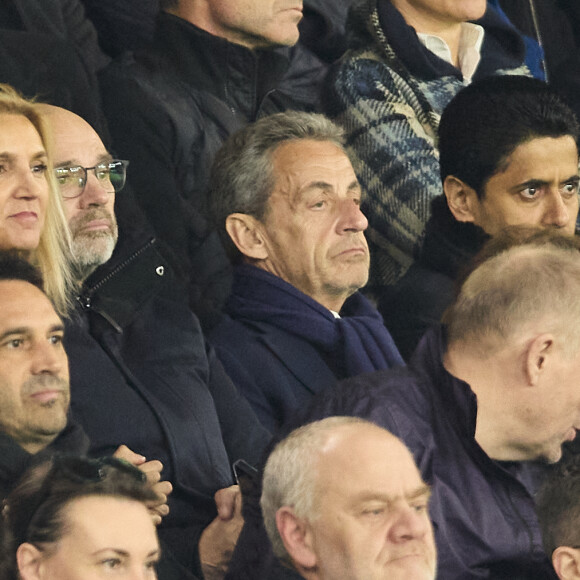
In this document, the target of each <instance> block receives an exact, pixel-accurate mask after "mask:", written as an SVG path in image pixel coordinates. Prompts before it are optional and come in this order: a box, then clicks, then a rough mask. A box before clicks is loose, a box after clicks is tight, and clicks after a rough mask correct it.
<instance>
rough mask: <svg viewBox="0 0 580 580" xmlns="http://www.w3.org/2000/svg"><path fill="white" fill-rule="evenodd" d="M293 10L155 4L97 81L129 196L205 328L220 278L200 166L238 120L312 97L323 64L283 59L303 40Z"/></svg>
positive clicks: (248, 3)
mask: <svg viewBox="0 0 580 580" xmlns="http://www.w3.org/2000/svg"><path fill="white" fill-rule="evenodd" d="M301 18H302V0H284V2H280V1H279V0H244V1H240V0H237V1H236V2H224V1H223V0H175V1H169V2H165V3H163V4H162V7H161V12H160V14H159V16H158V20H157V31H156V36H155V40H154V42H153V44H152V45H151V46H150V47H149V48H148V49H147V50H145V51H142V52H137V53H136V54H135V55H131V56H127V57H126V58H125V59H123V60H121V61H120V62H118V63H116V64H114V65H113V66H112V67H110V68H109V69H108V70H107V71H106V72H105V74H104V75H103V77H102V79H101V80H102V88H103V101H104V108H105V113H106V115H107V117H108V120H109V126H110V129H111V133H112V135H113V139H114V143H115V148H116V149H117V151H118V153H119V154H120V155H122V156H123V157H125V158H127V159H130V160H131V163H132V173H131V183H132V185H133V187H134V189H135V191H136V192H138V198H137V199H138V201H139V203H140V204H141V206H142V207H143V209H144V210H145V213H146V215H147V218H148V219H149V221H150V223H151V224H152V225H153V227H154V228H155V230H156V233H157V236H158V237H159V238H160V239H161V240H163V241H164V242H166V243H167V244H168V245H169V246H170V247H171V248H172V250H173V252H174V253H175V256H176V258H177V263H178V264H179V265H180V270H181V271H180V273H181V274H182V275H183V276H184V277H186V278H187V279H188V280H189V281H190V284H191V296H190V298H191V304H192V308H193V309H194V311H196V313H197V314H198V316H200V317H202V324H204V323H205V325H206V326H211V324H212V323H213V322H214V321H215V317H213V316H212V311H213V307H215V305H216V304H219V305H221V303H222V302H223V300H225V298H226V297H227V295H228V292H229V282H230V278H229V265H228V264H227V260H226V259H225V256H224V255H223V249H222V248H221V247H220V246H219V243H218V242H217V238H216V237H214V234H215V232H211V231H210V228H208V225H207V223H206V217H207V216H206V209H207V192H206V190H207V185H208V177H209V167H210V166H211V162H212V159H213V156H214V154H215V152H216V151H217V150H218V149H219V147H220V146H221V144H222V143H223V141H224V140H225V139H226V137H227V136H228V135H230V134H231V133H233V132H234V131H236V130H237V129H239V128H240V127H242V126H244V125H245V124H246V123H248V122H252V121H255V120H256V119H257V118H259V117H261V116H263V115H266V114H270V113H274V112H278V111H282V110H286V109H295V108H299V109H304V108H307V109H312V108H313V107H314V106H315V103H316V102H317V99H318V89H317V88H315V87H318V85H319V83H320V81H321V79H322V78H323V73H322V72H321V67H322V66H323V65H322V63H320V62H318V63H317V61H316V58H315V57H314V56H313V55H310V56H309V57H308V59H307V62H306V63H305V65H304V66H300V67H299V71H296V70H294V69H290V65H291V63H292V65H294V63H296V62H299V63H300V62H301V60H300V59H301V58H302V57H300V51H301V50H302V49H301V48H300V47H296V48H293V49H292V52H289V48H284V47H291V46H293V45H294V44H296V42H297V41H298V23H299V22H300V20H301ZM302 64H304V63H302ZM304 69H308V71H306V70H304ZM299 72H300V74H298V73H299ZM302 73H303V74H302ZM289 76H291V78H289Z"/></svg>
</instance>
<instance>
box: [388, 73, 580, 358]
mask: <svg viewBox="0 0 580 580" xmlns="http://www.w3.org/2000/svg"><path fill="white" fill-rule="evenodd" d="M579 132H580V131H579V127H578V123H577V121H576V119H575V117H574V114H573V113H572V111H571V110H570V109H569V108H568V107H567V106H566V105H565V104H564V103H563V102H562V101H561V100H560V98H559V97H558V95H557V94H556V93H555V92H554V91H553V90H552V89H551V88H549V87H548V85H546V84H545V83H543V82H541V81H539V80H536V79H532V78H528V77H520V76H509V75H508V76H501V77H491V78H488V79H484V80H482V81H479V82H476V83H473V84H472V85H470V86H469V87H467V88H465V89H463V90H462V91H461V92H459V93H458V94H457V96H456V97H455V98H454V99H453V100H452V101H451V103H450V104H449V105H448V107H447V108H446V109H445V111H444V113H443V116H442V117H441V122H440V125H439V154H440V167H441V169H440V173H441V181H442V183H443V190H444V195H442V196H440V197H438V198H436V199H435V200H434V201H433V204H432V216H431V218H430V220H429V222H428V224H427V228H426V235H425V239H424V241H423V245H422V248H421V251H420V253H419V256H418V258H417V261H416V262H415V264H413V266H412V267H411V268H410V269H409V271H408V272H407V274H406V275H405V276H404V277H403V278H402V279H401V280H400V281H399V283H398V284H396V285H395V286H394V287H392V288H389V289H386V290H385V291H384V292H383V294H382V295H381V298H380V301H379V310H380V312H381V314H382V315H383V317H384V319H385V324H386V325H387V326H388V328H389V330H390V331H391V333H392V335H393V337H394V338H395V342H396V343H397V346H398V347H399V349H400V350H401V353H402V354H403V357H404V358H406V359H408V358H409V357H410V355H411V354H412V352H413V350H414V348H415V346H416V345H417V342H418V341H419V339H420V338H421V336H422V335H423V333H424V332H425V330H426V329H427V328H428V327H429V326H430V325H431V324H434V323H437V322H438V321H439V320H440V318H441V315H442V314H443V311H444V310H445V308H446V307H447V306H448V305H449V304H450V303H451V301H452V299H453V295H454V281H455V280H456V278H457V276H458V274H459V272H460V270H461V269H462V268H463V267H464V266H465V265H466V264H467V263H468V262H469V260H470V258H471V257H473V256H474V255H475V254H476V253H477V252H478V250H479V249H480V248H481V246H482V244H483V242H484V241H485V240H486V239H487V238H488V237H489V236H495V235H496V234H497V233H499V232H500V231H502V229H504V228H505V227H506V226H512V225H528V226H535V227H539V228H546V229H557V230H559V231H561V232H563V233H564V234H566V235H573V234H574V232H575V227H576V217H577V215H578V181H579V178H578V148H577V144H576V140H577V139H578V136H579Z"/></svg>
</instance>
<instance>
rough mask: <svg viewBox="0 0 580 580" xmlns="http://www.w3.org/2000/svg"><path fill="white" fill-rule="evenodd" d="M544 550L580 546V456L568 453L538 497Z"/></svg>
mask: <svg viewBox="0 0 580 580" xmlns="http://www.w3.org/2000/svg"><path fill="white" fill-rule="evenodd" d="M536 511H537V513H538V519H539V520H540V529H541V530H542V540H543V543H544V549H545V550H546V553H547V554H548V556H551V555H552V553H553V551H554V550H555V549H556V548H558V547H559V546H570V547H574V546H580V525H579V524H580V455H578V454H577V453H573V452H572V453H568V454H565V456H564V459H563V460H562V461H561V462H560V463H559V464H558V466H557V467H556V468H555V470H554V471H553V472H552V473H551V474H550V475H549V476H548V477H547V479H546V481H545V482H544V484H543V486H542V488H541V489H540V491H539V493H538V495H537V497H536Z"/></svg>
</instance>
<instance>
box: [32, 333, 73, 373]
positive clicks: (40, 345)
mask: <svg viewBox="0 0 580 580" xmlns="http://www.w3.org/2000/svg"><path fill="white" fill-rule="evenodd" d="M32 351H33V354H32V373H33V374H35V375H36V374H42V373H50V374H59V373H60V372H61V371H62V369H63V366H64V364H66V362H65V361H66V357H65V356H64V353H63V351H62V347H59V346H57V345H55V344H53V343H51V342H49V341H47V340H41V341H37V342H35V343H34V345H33V346H32Z"/></svg>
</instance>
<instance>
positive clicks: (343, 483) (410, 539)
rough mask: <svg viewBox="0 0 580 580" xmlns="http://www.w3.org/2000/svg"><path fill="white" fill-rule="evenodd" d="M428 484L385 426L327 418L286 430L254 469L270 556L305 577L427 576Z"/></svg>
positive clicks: (431, 556) (430, 543) (432, 563)
mask: <svg viewBox="0 0 580 580" xmlns="http://www.w3.org/2000/svg"><path fill="white" fill-rule="evenodd" d="M429 494H430V491H429V487H428V486H427V485H426V484H425V483H424V482H423V480H422V479H421V476H420V475H419V471H418V469H417V467H416V465H415V462H414V461H413V457H412V456H411V453H410V452H409V450H408V449H407V448H406V447H405V445H404V444H403V443H401V441H400V440H399V439H397V437H395V436H394V435H391V433H389V432H388V431H387V430H386V429H382V428H380V427H377V426H376V425H374V424H373V423H371V422H368V421H364V420H362V419H358V418H355V417H330V418H327V419H323V420H322V421H317V422H314V423H310V424H308V425H305V426H303V427H300V428H299V429H296V430H295V431H293V432H292V433H290V435H288V437H286V438H285V439H284V440H282V441H281V442H280V443H278V445H277V446H276V447H275V448H274V450H273V452H272V453H271V455H270V456H269V458H268V461H267V463H266V467H265V469H264V479H263V489H262V498H261V506H262V512H263V515H264V523H265V526H266V530H267V532H268V536H269V537H270V540H271V541H272V545H273V547H274V553H275V554H276V556H278V558H280V559H281V560H282V561H284V562H285V563H286V564H287V565H291V566H292V567H293V568H294V569H295V570H296V571H297V572H298V573H299V574H300V576H301V577H302V578H305V579H307V580H381V579H385V578H388V579H389V580H407V579H410V578H412V579H413V580H434V578H435V568H436V554H435V542H434V539H433V529H432V527H431V521H430V520H429V511H428V500H429Z"/></svg>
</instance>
